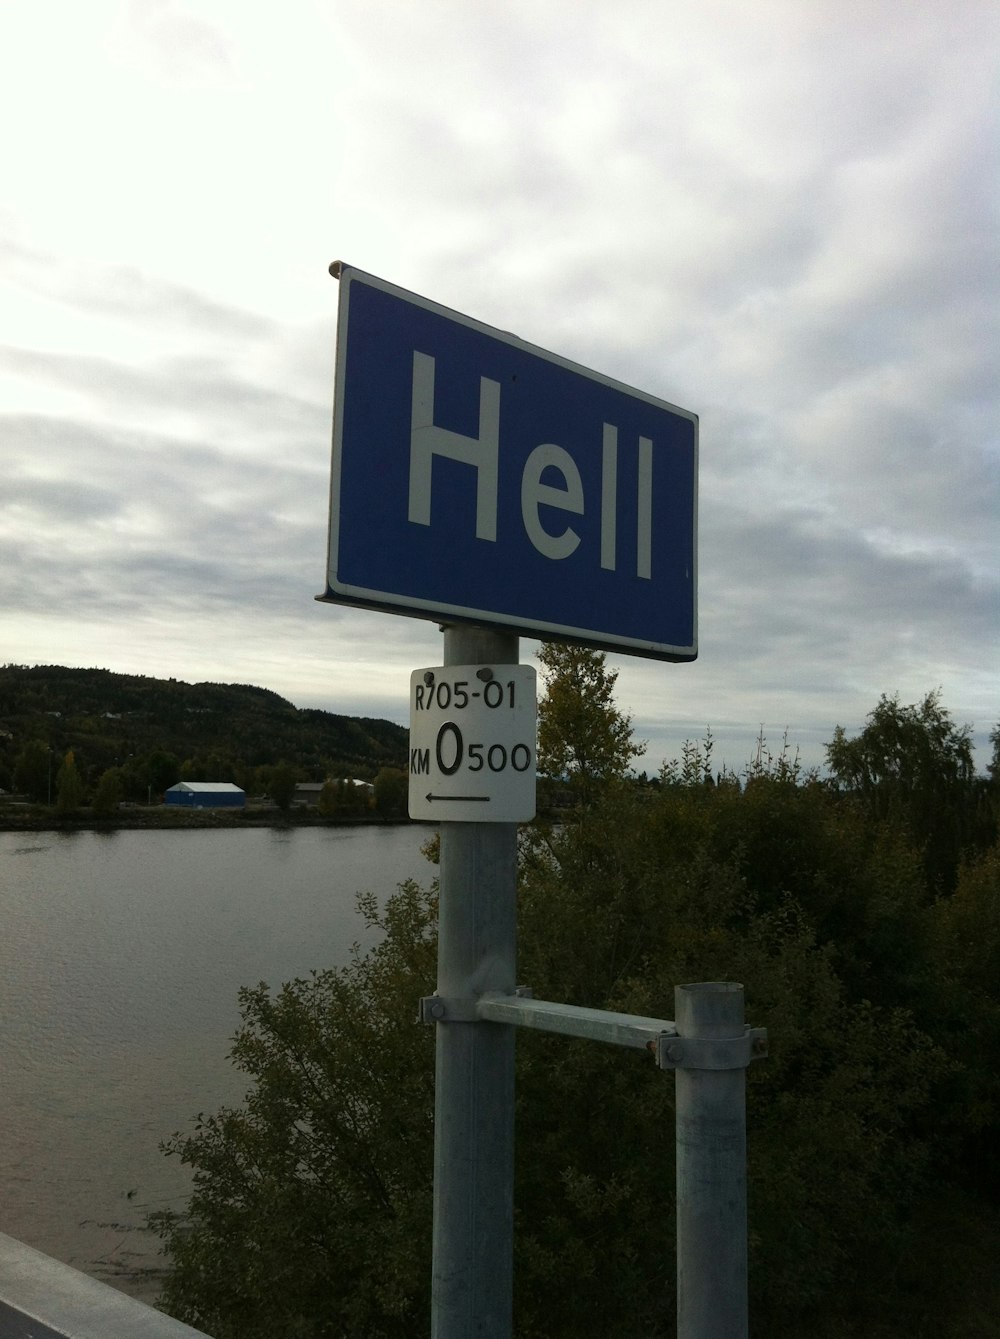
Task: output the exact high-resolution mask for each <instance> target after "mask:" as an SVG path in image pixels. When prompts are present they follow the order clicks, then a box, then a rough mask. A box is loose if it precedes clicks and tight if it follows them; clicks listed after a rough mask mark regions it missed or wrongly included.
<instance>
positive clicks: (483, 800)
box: [424, 791, 490, 804]
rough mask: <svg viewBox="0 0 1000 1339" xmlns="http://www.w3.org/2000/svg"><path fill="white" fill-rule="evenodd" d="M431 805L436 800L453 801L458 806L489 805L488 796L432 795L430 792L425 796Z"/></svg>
mask: <svg viewBox="0 0 1000 1339" xmlns="http://www.w3.org/2000/svg"><path fill="white" fill-rule="evenodd" d="M424 799H425V800H427V801H428V802H429V803H430V804H433V803H434V801H435V800H446V801H447V800H453V801H454V802H455V803H456V804H489V802H490V797H489V796H488V795H432V794H431V793H430V791H428V792H427V794H426V795H425V796H424Z"/></svg>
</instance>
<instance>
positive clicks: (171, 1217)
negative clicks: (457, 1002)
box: [152, 883, 435, 1339]
mask: <svg viewBox="0 0 1000 1339" xmlns="http://www.w3.org/2000/svg"><path fill="white" fill-rule="evenodd" d="M359 905H360V907H361V910H362V914H363V915H364V916H365V919H366V921H367V922H368V924H369V925H376V926H378V927H380V928H381V929H382V930H383V931H384V935H385V937H384V939H383V940H382V942H381V943H380V944H378V945H377V946H376V947H375V948H374V949H372V950H371V951H370V952H369V953H367V954H365V955H364V956H361V955H360V953H358V952H357V951H356V952H355V956H354V959H353V961H352V962H351V963H350V964H349V965H348V966H347V967H345V968H341V969H337V970H332V971H323V972H314V973H312V974H311V976H310V977H309V979H308V980H300V981H293V982H291V983H289V984H286V985H284V986H282V987H281V989H280V990H279V991H277V992H276V993H275V994H273V995H272V994H271V992H270V991H269V990H268V988H267V986H266V985H264V984H261V985H260V986H257V987H255V988H253V989H246V990H243V991H241V992H240V1006H241V1012H242V1016H243V1024H242V1026H241V1028H240V1030H239V1032H238V1034H237V1036H236V1040H235V1044H234V1047H233V1051H232V1056H233V1060H234V1063H235V1064H236V1065H237V1066H238V1067H239V1068H240V1069H241V1070H242V1071H243V1072H244V1073H246V1074H247V1076H248V1078H249V1080H250V1082H251V1085H252V1086H251V1090H250V1092H249V1094H248V1096H247V1100H246V1102H245V1103H244V1105H243V1106H241V1107H239V1108H236V1109H224V1110H222V1111H220V1112H219V1113H218V1114H217V1115H215V1116H202V1117H199V1119H198V1121H197V1123H196V1125H195V1129H194V1132H193V1133H187V1134H180V1133H178V1134H175V1135H174V1136H173V1138H172V1139H171V1140H169V1142H168V1143H167V1144H166V1145H165V1151H166V1152H167V1153H168V1154H169V1155H172V1156H178V1157H180V1158H181V1160H182V1161H183V1162H185V1163H187V1164H189V1165H190V1166H191V1167H192V1168H193V1171H194V1182H193V1191H192V1194H191V1199H190V1203H189V1205H188V1209H187V1212H186V1213H185V1214H183V1215H177V1214H174V1213H164V1214H158V1215H154V1216H153V1219H152V1222H153V1225H154V1226H155V1227H156V1228H157V1230H158V1231H159V1232H160V1233H161V1235H163V1236H164V1238H165V1240H166V1249H167V1251H168V1253H169V1256H170V1262H171V1266H170V1273H169V1276H168V1279H167V1283H166V1287H165V1290H164V1294H163V1298H162V1301H163V1303H164V1304H165V1305H166V1307H167V1309H168V1310H169V1311H170V1312H171V1314H173V1315H174V1316H177V1317H178V1318H180V1319H183V1320H186V1321H188V1322H189V1323H190V1324H193V1325H195V1326H197V1327H198V1328H199V1329H204V1330H206V1331H207V1332H208V1333H210V1334H212V1335H214V1336H215V1339H273V1336H275V1335H287V1336H295V1337H296V1339H328V1337H329V1339H332V1337H333V1336H340V1335H351V1336H352V1339H364V1336H371V1337H372V1339H375V1336H381V1337H383V1339H410V1336H412V1335H416V1334H422V1333H426V1332H427V1329H428V1284H429V1278H430V1232H429V1220H430V1203H431V1180H432V1162H433V1111H434V1096H433V1065H434V1061H433V1053H434V1033H433V1030H432V1029H430V1028H422V1027H417V1026H414V1024H413V1010H414V1002H415V1000H416V999H418V998H419V997H420V995H422V994H427V993H428V992H429V991H430V990H431V989H432V988H433V981H434V959H435V939H434V913H435V900H434V896H433V893H432V892H427V891H422V890H421V889H420V888H418V887H417V885H416V884H415V883H405V884H402V885H401V886H400V888H399V889H398V890H397V892H396V894H395V895H394V896H393V898H391V899H390V902H389V904H388V906H387V908H386V910H385V911H384V913H380V912H379V911H378V909H377V907H376V903H375V899H374V897H371V896H366V897H363V898H360V899H359Z"/></svg>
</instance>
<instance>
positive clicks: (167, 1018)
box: [0, 825, 433, 1300]
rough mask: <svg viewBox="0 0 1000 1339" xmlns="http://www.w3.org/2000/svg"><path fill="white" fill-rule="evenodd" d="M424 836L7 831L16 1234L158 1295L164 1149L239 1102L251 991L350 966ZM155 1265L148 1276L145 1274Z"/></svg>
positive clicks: (148, 1295)
mask: <svg viewBox="0 0 1000 1339" xmlns="http://www.w3.org/2000/svg"><path fill="white" fill-rule="evenodd" d="M427 835H428V834H427V830H426V829H424V828H421V827H410V826H406V825H402V826H398V827H350V828H326V827H324V828H290V829H278V828H274V829H251V830H248V831H243V832H230V831H219V832H212V831H205V832H199V831H190V830H187V831H184V830H181V831H172V832H165V831H128V832H112V833H93V832H66V833H61V832H40V833H38V832H36V833H24V832H17V833H15V832H0V1231H3V1232H6V1233H8V1234H9V1235H11V1236H14V1237H18V1238H20V1239H21V1240H22V1241H26V1242H28V1243H29V1244H30V1245H32V1246H35V1247H37V1248H38V1249H40V1250H43V1251H46V1252H47V1253H48V1254H50V1255H53V1256H55V1257H56V1258H57V1259H59V1260H63V1261H65V1262H66V1263H67V1264H71V1265H75V1266H76V1268H78V1269H82V1270H84V1271H85V1272H86V1273H89V1274H93V1275H95V1276H97V1277H100V1278H103V1279H105V1280H106V1281H107V1282H110V1283H114V1284H115V1286H117V1287H120V1288H121V1289H122V1290H123V1291H125V1292H128V1293H130V1294H132V1295H133V1296H137V1297H142V1298H144V1299H145V1300H152V1299H153V1298H154V1297H155V1295H156V1292H157V1287H158V1285H157V1282H156V1275H155V1271H156V1269H157V1267H158V1265H159V1264H161V1263H162V1261H160V1260H159V1259H158V1254H157V1252H158V1242H157V1240H156V1238H152V1237H149V1236H148V1235H147V1234H145V1233H142V1232H140V1231H138V1230H137V1229H138V1228H139V1227H140V1226H141V1224H142V1222H143V1221H144V1217H145V1214H146V1212H147V1211H148V1210H150V1209H154V1208H162V1207H178V1208H179V1207H183V1203H184V1197H185V1193H186V1189H187V1185H188V1172H187V1169H185V1168H183V1167H181V1166H180V1165H179V1163H178V1161H177V1159H176V1158H165V1157H163V1156H162V1154H161V1153H160V1152H159V1150H158V1144H159V1141H160V1140H161V1139H163V1138H164V1137H165V1136H168V1135H170V1134H171V1133H172V1132H173V1131H175V1130H184V1129H188V1128H190V1127H191V1125H192V1123H193V1117H194V1116H195V1115H196V1114H197V1113H198V1112H200V1111H205V1112H211V1111H214V1110H216V1108H218V1107H219V1106H220V1105H221V1104H222V1103H233V1102H238V1101H239V1100H240V1099H241V1097H242V1095H243V1093H244V1092H245V1089H246V1080H245V1077H244V1076H242V1075H241V1074H239V1073H238V1072H237V1071H236V1070H235V1069H233V1067H232V1065H231V1064H230V1063H229V1061H228V1060H227V1053H228V1051H229V1047H230V1042H231V1038H232V1035H233V1033H234V1031H235V1029H236V1027H237V1026H238V1024H239V1010H238V1006H237V991H238V989H239V987H240V986H242V985H254V984H256V983H257V982H259V981H266V982H268V983H269V984H270V985H271V986H273V987H276V986H278V985H280V984H281V983H282V982H283V981H287V980H291V979H293V978H294V977H297V976H305V975H307V974H308V973H309V971H310V970H312V969H314V968H323V967H330V966H336V965H339V964H342V963H344V962H346V961H347V959H348V957H349V955H350V949H351V945H352V943H354V942H359V943H361V944H362V946H366V945H367V944H368V943H370V942H371V940H372V935H371V933H370V932H368V931H366V929H365V925H364V922H363V921H362V920H361V918H360V917H359V916H358V914H357V911H356V907H355V899H356V894H357V892H358V891H359V890H362V889H370V890H372V891H374V892H375V893H376V894H378V896H379V897H380V899H381V900H382V901H384V900H385V898H386V897H388V895H389V894H390V893H391V892H392V891H393V889H394V888H395V886H396V884H397V883H399V882H401V881H402V880H403V879H406V878H410V877H413V878H416V879H418V880H420V881H421V882H425V883H426V882H427V881H428V880H429V879H430V878H431V877H432V873H433V871H432V869H431V867H430V866H429V865H428V864H427V862H426V860H425V859H424V858H423V856H422V855H421V854H420V845H421V843H422V842H423V841H424V840H426V837H427ZM147 1271H149V1272H147Z"/></svg>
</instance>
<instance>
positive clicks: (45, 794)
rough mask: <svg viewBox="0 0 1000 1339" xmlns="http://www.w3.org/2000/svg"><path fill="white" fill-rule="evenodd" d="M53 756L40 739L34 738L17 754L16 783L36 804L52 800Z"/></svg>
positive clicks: (15, 764)
mask: <svg viewBox="0 0 1000 1339" xmlns="http://www.w3.org/2000/svg"><path fill="white" fill-rule="evenodd" d="M51 769H52V756H51V751H50V749H49V748H48V746H47V745H45V744H43V743H42V741H41V740H40V739H32V740H30V741H29V742H28V743H27V744H25V746H24V748H23V749H22V750H21V752H20V753H19V754H18V755H17V760H16V762H15V763H14V785H15V787H16V788H17V789H18V790H20V791H23V793H24V794H25V795H27V796H28V798H29V799H32V800H34V801H35V802H36V804H43V803H45V802H51V798H52V797H51V795H50V793H49V792H50V788H51V780H52V770H51Z"/></svg>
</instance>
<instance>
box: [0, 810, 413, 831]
mask: <svg viewBox="0 0 1000 1339" xmlns="http://www.w3.org/2000/svg"><path fill="white" fill-rule="evenodd" d="M402 824H406V825H407V826H410V825H411V824H412V825H413V826H426V824H415V823H414V821H413V820H412V819H410V818H406V817H397V818H382V817H378V816H376V815H374V814H364V815H361V816H359V817H346V816H345V817H344V818H336V817H334V818H326V817H324V816H323V815H322V814H319V813H316V811H315V810H312V811H310V810H305V811H302V810H299V811H295V810H292V811H289V812H286V813H282V811H281V810H280V809H238V810H227V809H186V808H181V807H180V806H177V807H174V806H173V805H171V806H166V805H163V806H160V807H159V808H157V807H155V806H154V807H153V808H151V809H137V810H135V811H130V810H120V811H119V812H118V813H117V814H115V815H113V816H110V817H108V818H100V817H97V816H95V815H94V814H89V813H87V812H86V811H81V812H79V813H76V814H63V815H56V814H54V813H52V812H51V811H45V812H41V813H40V812H39V811H38V810H37V809H35V808H32V809H25V810H24V811H22V812H13V813H12V812H11V810H10V808H9V807H8V806H3V807H2V808H0V832H121V831H125V832H128V831H141V830H144V829H145V830H150V829H152V830H157V831H165V832H170V831H177V832H184V831H192V830H195V831H206V830H219V831H227V832H232V831H234V830H239V829H240V828H320V827H331V828H342V827H398V826H400V825H402Z"/></svg>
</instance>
